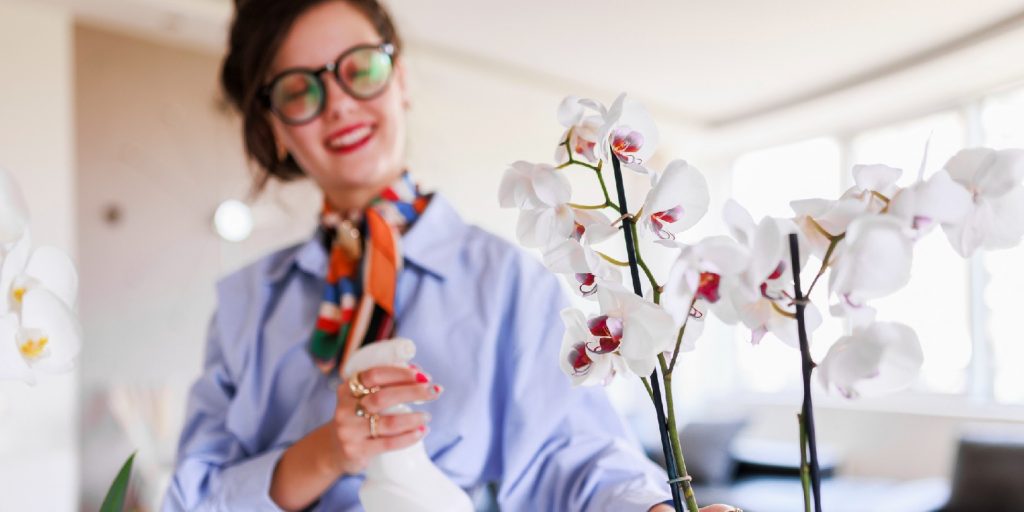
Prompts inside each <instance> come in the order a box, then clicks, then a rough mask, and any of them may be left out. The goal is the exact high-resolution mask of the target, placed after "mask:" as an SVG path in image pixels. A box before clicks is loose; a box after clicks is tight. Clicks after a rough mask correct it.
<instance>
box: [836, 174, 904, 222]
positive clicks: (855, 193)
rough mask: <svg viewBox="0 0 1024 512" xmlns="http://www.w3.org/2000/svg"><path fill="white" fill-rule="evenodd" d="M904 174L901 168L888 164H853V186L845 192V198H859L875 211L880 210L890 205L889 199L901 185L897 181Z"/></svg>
mask: <svg viewBox="0 0 1024 512" xmlns="http://www.w3.org/2000/svg"><path fill="white" fill-rule="evenodd" d="M902 174H903V171H902V170H901V169H897V168H895V167H889V166H888V165H882V164H872V165H855V166H853V183H854V185H853V187H850V189H849V190H847V191H846V192H845V193H844V194H843V196H842V197H843V198H857V199H860V200H861V201H863V202H864V203H867V205H868V206H869V207H871V208H872V209H873V211H880V210H882V209H883V208H885V207H886V206H888V204H889V201H890V200H891V199H892V197H893V196H894V195H896V193H897V192H899V187H897V186H896V181H897V180H899V179H900V176H901V175H902Z"/></svg>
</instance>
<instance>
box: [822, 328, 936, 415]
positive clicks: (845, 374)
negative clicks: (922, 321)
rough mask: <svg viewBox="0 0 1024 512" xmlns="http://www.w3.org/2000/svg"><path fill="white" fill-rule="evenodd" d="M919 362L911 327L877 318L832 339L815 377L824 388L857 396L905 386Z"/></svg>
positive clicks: (914, 374)
mask: <svg viewBox="0 0 1024 512" xmlns="http://www.w3.org/2000/svg"><path fill="white" fill-rule="evenodd" d="M923 362H924V353H923V352H922V351H921V344H920V342H918V339H917V335H916V334H915V333H914V330H913V329H911V328H910V327H907V326H906V325H903V324H899V323H891V322H878V323H872V324H870V325H867V326H866V327H862V328H854V330H853V334H852V335H850V336H844V337H842V338H840V339H839V340H838V341H836V343H835V344H834V345H832V348H830V349H829V351H828V353H827V354H826V355H825V358H824V359H822V360H821V363H819V364H818V378H819V379H820V380H821V383H822V385H824V386H825V388H826V389H830V388H831V387H835V388H836V389H838V390H839V392H840V393H842V394H843V395H844V396H846V397H847V398H857V397H858V396H862V395H876V394H880V393H888V392H892V391H897V390H900V389H903V388H906V387H907V386H909V385H910V384H911V383H913V381H914V379H916V378H917V374H918V372H919V371H920V369H921V364H922V363H923Z"/></svg>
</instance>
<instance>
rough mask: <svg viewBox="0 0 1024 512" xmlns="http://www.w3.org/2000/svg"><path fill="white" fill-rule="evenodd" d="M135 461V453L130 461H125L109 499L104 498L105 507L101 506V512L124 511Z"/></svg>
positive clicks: (108, 495)
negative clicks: (125, 498)
mask: <svg viewBox="0 0 1024 512" xmlns="http://www.w3.org/2000/svg"><path fill="white" fill-rule="evenodd" d="M134 461H135V454H134V453H133V454H132V455H131V457H128V460H126V461H124V465H123V466H121V471H118V472H117V478H115V479H114V483H112V484H110V490H109V491H107V497H106V498H103V505H100V512H121V511H122V510H123V509H124V495H125V494H126V493H127V492H128V481H129V480H130V479H131V477H132V462H134Z"/></svg>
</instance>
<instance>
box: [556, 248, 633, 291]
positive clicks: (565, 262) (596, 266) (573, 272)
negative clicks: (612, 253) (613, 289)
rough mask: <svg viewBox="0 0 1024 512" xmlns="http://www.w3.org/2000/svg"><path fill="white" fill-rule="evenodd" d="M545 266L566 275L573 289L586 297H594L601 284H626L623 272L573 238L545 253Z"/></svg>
mask: <svg viewBox="0 0 1024 512" xmlns="http://www.w3.org/2000/svg"><path fill="white" fill-rule="evenodd" d="M544 265H545V266H547V267H548V269H549V270H551V271H552V272H554V273H556V274H562V275H565V276H566V278H567V279H568V280H569V284H570V286H572V288H573V289H574V290H577V291H579V293H580V295H582V296H584V297H589V296H591V295H593V294H594V293H595V292H596V291H597V289H598V286H599V283H601V282H616V283H620V282H622V275H621V274H620V273H619V269H617V268H615V267H614V266H612V265H611V264H610V263H608V262H607V261H605V260H604V259H602V258H601V256H600V255H598V254H597V252H595V251H594V250H593V249H591V248H590V247H587V246H586V245H583V244H581V243H580V242H578V241H576V240H575V239H573V238H569V239H566V240H563V241H561V242H559V243H556V244H555V245H553V246H551V247H549V248H548V249H547V250H545V251H544Z"/></svg>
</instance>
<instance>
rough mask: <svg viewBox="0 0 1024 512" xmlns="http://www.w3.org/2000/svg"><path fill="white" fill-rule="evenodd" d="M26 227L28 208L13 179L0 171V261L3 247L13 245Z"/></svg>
mask: <svg viewBox="0 0 1024 512" xmlns="http://www.w3.org/2000/svg"><path fill="white" fill-rule="evenodd" d="M27 225H28V208H27V207H26V206H25V199H24V198H23V197H22V196H21V191H20V190H19V189H18V185H17V183H15V182H14V178H13V177H12V176H11V175H10V174H8V173H7V171H5V170H3V169H0V259H2V258H3V252H4V249H3V247H4V246H6V245H8V244H11V243H14V242H15V241H17V240H18V239H19V238H21V236H22V234H23V233H24V232H25V228H26V226H27Z"/></svg>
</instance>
